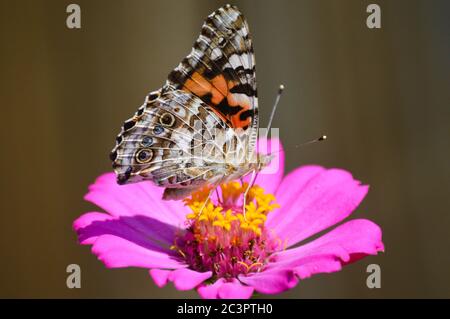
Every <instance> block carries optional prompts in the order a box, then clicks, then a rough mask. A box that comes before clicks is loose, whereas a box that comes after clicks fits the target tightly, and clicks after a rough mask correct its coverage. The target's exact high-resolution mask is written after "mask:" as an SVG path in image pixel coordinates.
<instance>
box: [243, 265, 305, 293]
mask: <svg viewBox="0 0 450 319" xmlns="http://www.w3.org/2000/svg"><path fill="white" fill-rule="evenodd" d="M239 280H240V281H241V282H243V283H244V284H246V285H249V286H251V287H253V288H255V290H256V291H257V292H260V293H263V294H277V293H280V292H283V291H285V290H288V289H291V288H292V287H294V286H295V285H297V283H298V279H297V278H296V276H295V274H294V272H293V271H292V270H291V269H283V268H281V267H280V268H276V269H275V268H274V269H270V270H265V271H262V272H259V273H254V274H250V275H247V276H244V275H241V276H239Z"/></svg>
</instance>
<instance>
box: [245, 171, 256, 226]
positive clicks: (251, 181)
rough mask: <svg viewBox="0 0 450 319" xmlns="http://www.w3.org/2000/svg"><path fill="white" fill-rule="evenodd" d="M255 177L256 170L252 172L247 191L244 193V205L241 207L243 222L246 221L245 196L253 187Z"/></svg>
mask: <svg viewBox="0 0 450 319" xmlns="http://www.w3.org/2000/svg"><path fill="white" fill-rule="evenodd" d="M256 176H257V173H256V170H253V171H252V176H251V177H250V182H249V183H248V186H247V189H246V190H245V192H244V203H243V207H242V215H244V220H247V218H246V217H245V206H246V205H247V195H248V192H249V191H250V189H251V188H252V187H253V184H254V183H255V180H256Z"/></svg>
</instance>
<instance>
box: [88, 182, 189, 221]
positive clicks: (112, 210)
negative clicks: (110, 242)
mask: <svg viewBox="0 0 450 319" xmlns="http://www.w3.org/2000/svg"><path fill="white" fill-rule="evenodd" d="M163 190H164V189H163V188H162V187H157V186H155V185H153V183H151V182H140V183H135V184H127V185H118V184H117V183H116V176H115V174H114V173H107V174H103V175H102V176H100V177H99V178H97V180H96V181H95V183H94V184H92V185H91V186H90V187H89V192H88V193H87V194H86V196H85V199H86V200H87V201H90V202H92V203H94V204H95V205H97V206H99V207H101V208H102V209H104V210H105V211H106V212H108V213H109V214H111V215H113V216H134V215H144V216H148V217H151V218H154V219H157V220H160V221H162V222H164V223H167V224H170V225H173V226H177V227H182V226H183V222H184V220H185V216H186V214H188V213H189V210H188V209H187V208H186V207H185V206H184V205H183V203H182V202H181V201H163V200H161V198H162V192H163Z"/></svg>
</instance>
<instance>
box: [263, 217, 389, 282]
mask: <svg viewBox="0 0 450 319" xmlns="http://www.w3.org/2000/svg"><path fill="white" fill-rule="evenodd" d="M378 251H384V245H383V242H382V240H381V229H380V227H378V225H376V224H374V223H373V222H371V221H369V220H366V219H355V220H351V221H349V222H346V223H345V224H342V225H340V226H338V227H336V228H335V229H334V230H332V231H330V232H329V233H327V234H325V235H324V236H322V237H320V238H318V239H316V240H314V241H312V242H310V243H308V244H306V245H303V246H300V247H297V248H292V249H288V250H286V251H283V252H280V253H277V254H276V258H277V260H276V261H275V262H273V263H271V264H270V265H269V269H275V270H276V269H278V268H291V269H294V271H295V273H296V275H298V276H299V277H300V278H301V279H303V278H307V277H309V276H311V275H313V274H316V273H329V272H334V271H338V270H340V269H341V268H342V265H345V264H347V263H350V262H353V261H355V260H356V259H359V258H361V257H363V256H367V255H376V254H377V252H378Z"/></svg>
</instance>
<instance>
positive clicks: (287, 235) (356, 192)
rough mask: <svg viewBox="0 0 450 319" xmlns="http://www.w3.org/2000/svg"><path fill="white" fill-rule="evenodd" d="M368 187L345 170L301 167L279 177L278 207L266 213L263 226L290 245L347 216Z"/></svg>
mask: <svg viewBox="0 0 450 319" xmlns="http://www.w3.org/2000/svg"><path fill="white" fill-rule="evenodd" d="M367 191H368V186H365V185H364V186H363V185H361V184H360V182H359V181H357V180H355V179H353V177H352V175H351V174H350V173H349V172H347V171H344V170H340V169H327V170H325V169H323V168H321V167H318V166H306V167H301V168H299V169H297V170H295V171H293V172H292V173H290V174H289V175H288V176H287V177H286V178H285V179H284V180H283V181H282V183H281V185H280V187H279V189H278V190H277V194H276V196H277V202H278V203H279V204H280V205H281V209H279V210H276V211H274V212H273V213H272V214H269V217H268V220H267V222H266V226H267V227H268V228H270V229H272V230H274V231H275V233H276V234H278V236H281V237H282V239H283V240H286V242H287V245H288V246H291V245H293V244H295V243H298V242H300V241H302V240H303V239H305V238H308V237H310V236H311V235H314V234H316V233H318V232H320V231H322V230H324V229H326V228H328V227H330V226H333V225H335V224H337V223H339V222H340V221H342V220H343V219H345V218H346V217H348V216H349V215H350V214H351V213H352V212H353V210H354V209H355V208H356V207H357V206H358V205H359V203H360V202H361V201H362V199H363V198H364V197H365V195H366V194H367Z"/></svg>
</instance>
